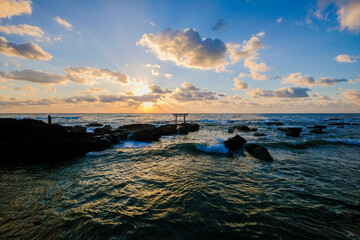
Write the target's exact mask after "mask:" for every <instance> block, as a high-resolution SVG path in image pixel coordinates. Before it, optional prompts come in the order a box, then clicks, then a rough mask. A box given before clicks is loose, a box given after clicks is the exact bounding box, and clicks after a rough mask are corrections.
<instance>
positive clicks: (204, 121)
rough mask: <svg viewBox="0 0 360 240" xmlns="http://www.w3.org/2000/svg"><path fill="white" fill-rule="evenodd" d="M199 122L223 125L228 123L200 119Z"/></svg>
mask: <svg viewBox="0 0 360 240" xmlns="http://www.w3.org/2000/svg"><path fill="white" fill-rule="evenodd" d="M197 122H202V123H216V124H223V123H225V122H226V121H219V120H211V119H200V120H197Z"/></svg>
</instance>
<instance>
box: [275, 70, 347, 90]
mask: <svg viewBox="0 0 360 240" xmlns="http://www.w3.org/2000/svg"><path fill="white" fill-rule="evenodd" d="M347 81H348V80H347V79H335V78H330V77H321V78H319V79H315V78H313V77H311V76H309V75H305V76H302V75H301V73H300V72H298V73H291V74H289V75H288V76H287V77H283V81H282V82H281V83H284V84H286V83H290V84H295V85H305V86H309V87H312V86H324V87H328V86H333V85H335V84H336V83H340V82H347Z"/></svg>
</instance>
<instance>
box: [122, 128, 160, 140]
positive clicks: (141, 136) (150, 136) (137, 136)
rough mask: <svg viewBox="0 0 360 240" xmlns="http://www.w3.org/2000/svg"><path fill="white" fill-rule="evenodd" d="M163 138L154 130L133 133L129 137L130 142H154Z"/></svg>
mask: <svg viewBox="0 0 360 240" xmlns="http://www.w3.org/2000/svg"><path fill="white" fill-rule="evenodd" d="M160 137H161V135H160V134H158V133H157V132H156V131H155V130H154V129H142V130H138V131H135V132H133V133H132V134H130V135H129V136H128V140H131V141H140V142H152V141H156V140H159V138H160Z"/></svg>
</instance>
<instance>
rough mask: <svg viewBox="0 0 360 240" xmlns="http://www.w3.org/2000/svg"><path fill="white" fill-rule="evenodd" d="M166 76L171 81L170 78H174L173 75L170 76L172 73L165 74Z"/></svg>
mask: <svg viewBox="0 0 360 240" xmlns="http://www.w3.org/2000/svg"><path fill="white" fill-rule="evenodd" d="M164 76H165V77H166V78H168V79H170V78H172V77H173V75H172V74H170V73H165V74H164Z"/></svg>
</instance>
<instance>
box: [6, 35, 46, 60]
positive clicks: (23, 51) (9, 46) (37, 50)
mask: <svg viewBox="0 0 360 240" xmlns="http://www.w3.org/2000/svg"><path fill="white" fill-rule="evenodd" d="M0 52H1V53H2V54H4V55H6V56H14V57H20V58H26V59H32V60H39V61H48V60H51V59H52V56H51V54H49V53H47V52H45V51H44V50H42V48H41V47H40V46H39V45H37V44H36V43H32V42H26V43H23V44H16V43H12V42H8V41H7V40H6V38H4V37H0Z"/></svg>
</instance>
